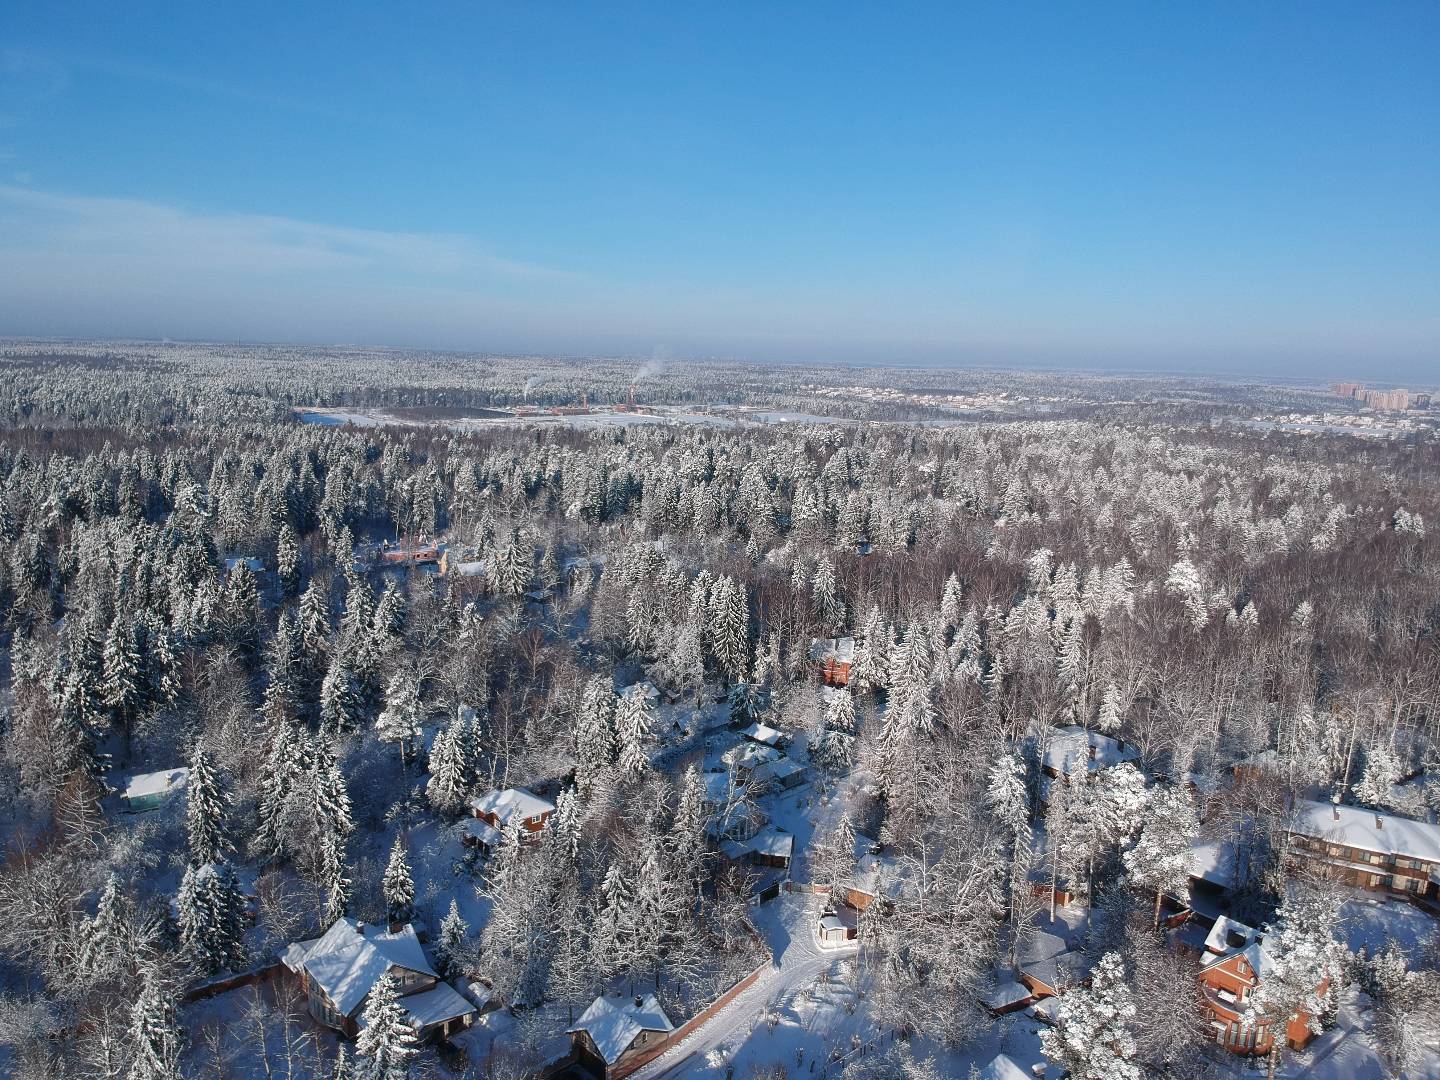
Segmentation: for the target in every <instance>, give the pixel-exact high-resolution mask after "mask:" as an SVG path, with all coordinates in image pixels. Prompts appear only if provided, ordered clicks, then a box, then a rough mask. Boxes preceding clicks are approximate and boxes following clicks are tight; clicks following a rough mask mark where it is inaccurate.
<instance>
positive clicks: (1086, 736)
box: [1044, 724, 1140, 776]
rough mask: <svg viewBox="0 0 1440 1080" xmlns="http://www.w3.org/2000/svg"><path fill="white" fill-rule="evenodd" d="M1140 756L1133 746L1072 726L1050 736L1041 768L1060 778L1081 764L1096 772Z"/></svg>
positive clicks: (1077, 769)
mask: <svg viewBox="0 0 1440 1080" xmlns="http://www.w3.org/2000/svg"><path fill="white" fill-rule="evenodd" d="M1139 756H1140V753H1139V751H1137V750H1136V749H1135V748H1134V747H1133V746H1126V747H1122V746H1121V745H1120V743H1118V742H1116V741H1115V740H1114V739H1112V738H1110V736H1108V735H1101V734H1100V733H1099V732H1098V731H1089V730H1087V729H1085V728H1083V727H1080V726H1079V725H1078V724H1075V725H1071V726H1070V727H1063V728H1060V729H1058V730H1057V731H1054V732H1052V733H1051V735H1050V743H1049V745H1048V746H1046V747H1045V760H1044V765H1045V768H1047V769H1053V770H1054V771H1055V772H1056V773H1058V774H1059V775H1061V776H1069V775H1070V774H1071V773H1074V772H1078V771H1079V770H1080V768H1081V767H1082V765H1083V766H1084V767H1085V768H1087V769H1089V770H1090V771H1091V772H1096V771H1098V770H1100V769H1104V768H1106V767H1108V766H1110V765H1119V764H1120V763H1121V762H1122V761H1134V760H1135V759H1136V758H1138V757H1139Z"/></svg>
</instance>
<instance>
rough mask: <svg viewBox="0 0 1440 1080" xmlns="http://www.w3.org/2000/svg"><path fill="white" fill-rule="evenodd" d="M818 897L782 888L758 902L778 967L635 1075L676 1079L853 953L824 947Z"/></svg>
mask: <svg viewBox="0 0 1440 1080" xmlns="http://www.w3.org/2000/svg"><path fill="white" fill-rule="evenodd" d="M815 899H816V898H815V897H813V896H810V895H807V894H804V893H794V894H782V895H781V896H780V898H779V899H778V900H775V901H772V902H771V903H769V904H766V905H763V906H761V907H759V908H757V909H756V910H755V927H756V929H757V930H759V931H760V933H761V935H762V936H763V937H764V938H765V944H766V945H767V946H768V947H769V949H770V954H771V955H772V956H773V957H774V958H775V967H774V968H772V969H771V970H770V971H769V972H767V973H766V974H764V975H762V976H761V977H760V979H759V980H758V981H757V982H756V983H755V985H754V986H752V987H750V988H749V989H748V990H746V991H745V992H744V993H742V994H741V995H740V996H739V997H737V998H736V999H735V1000H734V1001H732V1002H730V1004H729V1005H727V1006H726V1007H725V1008H724V1009H723V1010H721V1012H720V1013H719V1014H718V1015H717V1016H715V1017H713V1018H712V1019H711V1020H710V1022H709V1023H707V1024H705V1025H704V1026H702V1027H701V1028H700V1029H699V1030H698V1031H696V1032H694V1033H692V1034H691V1035H690V1037H689V1038H687V1039H686V1040H685V1041H684V1042H682V1043H680V1044H679V1045H678V1046H676V1047H673V1048H672V1049H671V1050H669V1051H667V1052H666V1053H664V1054H662V1055H661V1056H660V1057H658V1058H656V1059H655V1060H654V1061H652V1062H650V1063H649V1064H647V1065H645V1066H642V1067H641V1068H640V1069H638V1070H636V1072H635V1073H633V1074H632V1077H633V1080H661V1078H664V1080H674V1078H676V1077H682V1076H685V1075H687V1074H688V1073H690V1072H691V1071H692V1070H693V1069H696V1068H703V1067H705V1065H706V1062H705V1055H706V1054H708V1053H709V1052H710V1051H711V1050H713V1049H715V1048H717V1047H721V1046H725V1045H726V1044H727V1043H731V1042H736V1041H743V1040H744V1038H745V1037H747V1036H748V1035H749V1033H750V1031H751V1029H752V1028H754V1027H756V1026H759V1025H762V1024H763V1023H764V1017H765V1014H766V1013H767V1012H769V1011H770V1009H771V1008H772V1007H774V1006H777V1005H780V1004H782V1003H785V1002H787V1001H789V999H790V998H791V997H792V996H793V995H794V994H795V993H796V992H798V991H801V990H804V989H805V988H807V987H809V986H811V985H813V984H814V982H815V980H816V979H818V978H819V977H820V975H821V974H822V973H823V972H827V971H829V972H831V974H832V976H834V975H836V974H837V973H838V968H839V963H840V961H841V960H842V959H844V958H845V957H847V956H853V955H855V952H856V949H855V948H854V947H853V946H852V947H850V948H845V949H821V948H820V946H819V944H818V943H817V942H816V940H815V935H814V933H813V930H812V923H813V921H814V920H813V915H812V912H811V908H810V905H811V904H812V903H813V902H814V900H815Z"/></svg>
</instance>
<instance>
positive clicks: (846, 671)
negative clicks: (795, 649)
mask: <svg viewBox="0 0 1440 1080" xmlns="http://www.w3.org/2000/svg"><path fill="white" fill-rule="evenodd" d="M810 661H811V663H813V664H814V665H815V671H816V673H817V674H818V675H819V676H820V679H821V681H823V682H824V683H825V685H826V686H845V685H847V684H848V683H849V682H850V665H851V664H853V663H854V662H855V639H854V638H853V637H842V638H822V639H820V640H817V641H816V642H815V643H814V644H813V645H811V646H810Z"/></svg>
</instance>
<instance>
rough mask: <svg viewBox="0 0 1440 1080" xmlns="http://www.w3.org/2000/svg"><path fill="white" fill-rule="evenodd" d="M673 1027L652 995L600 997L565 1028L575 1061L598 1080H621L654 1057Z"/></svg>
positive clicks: (609, 995)
mask: <svg viewBox="0 0 1440 1080" xmlns="http://www.w3.org/2000/svg"><path fill="white" fill-rule="evenodd" d="M674 1030H675V1025H674V1024H672V1023H671V1022H670V1018H669V1017H668V1016H666V1015H665V1010H664V1009H662V1008H661V1007H660V1003H659V1002H658V1001H657V1000H656V999H655V995H654V994H646V995H645V996H644V997H633V998H632V997H624V996H622V995H619V994H604V995H601V996H600V997H597V998H596V999H595V1000H594V1001H593V1002H591V1003H590V1007H589V1008H588V1009H586V1010H585V1011H584V1012H583V1013H582V1014H581V1015H580V1019H579V1020H577V1021H575V1024H574V1026H572V1027H571V1028H569V1029H568V1034H569V1035H570V1038H571V1043H572V1046H573V1049H574V1053H575V1058H576V1060H577V1061H578V1062H579V1064H580V1065H581V1066H582V1067H584V1068H585V1069H586V1070H588V1071H589V1072H590V1073H592V1074H593V1075H595V1076H597V1077H600V1078H601V1080H621V1078H622V1077H625V1076H628V1075H629V1074H630V1073H632V1072H634V1071H635V1070H636V1069H638V1068H639V1067H640V1066H641V1065H643V1064H645V1063H646V1062H647V1061H649V1060H651V1058H652V1057H654V1056H656V1055H658V1053H659V1052H660V1050H661V1048H662V1047H663V1046H664V1045H665V1042H666V1039H667V1037H668V1036H669V1035H670V1033H671V1032H672V1031H674Z"/></svg>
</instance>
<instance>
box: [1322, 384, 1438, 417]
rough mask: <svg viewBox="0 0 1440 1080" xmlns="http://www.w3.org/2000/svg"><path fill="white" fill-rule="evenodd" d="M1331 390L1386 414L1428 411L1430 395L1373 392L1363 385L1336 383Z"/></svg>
mask: <svg viewBox="0 0 1440 1080" xmlns="http://www.w3.org/2000/svg"><path fill="white" fill-rule="evenodd" d="M1330 389H1331V390H1332V391H1333V392H1334V393H1335V394H1337V395H1338V396H1340V397H1344V398H1352V399H1354V400H1356V401H1360V402H1363V403H1364V404H1365V405H1368V406H1369V407H1370V408H1372V409H1383V410H1385V411H1386V412H1407V411H1409V410H1410V409H1428V408H1429V407H1430V397H1431V396H1430V395H1429V394H1412V393H1411V392H1410V391H1409V390H1371V389H1368V388H1367V387H1365V386H1364V385H1363V384H1361V383H1353V382H1343V383H1335V384H1334V385H1333V386H1331V387H1330Z"/></svg>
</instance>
